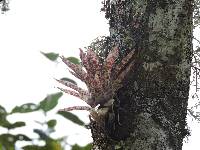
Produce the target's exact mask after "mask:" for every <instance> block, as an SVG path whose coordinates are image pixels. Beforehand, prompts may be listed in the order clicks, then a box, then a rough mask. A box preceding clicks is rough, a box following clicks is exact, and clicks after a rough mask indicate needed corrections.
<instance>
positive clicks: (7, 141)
mask: <svg viewBox="0 0 200 150" xmlns="http://www.w3.org/2000/svg"><path fill="white" fill-rule="evenodd" d="M41 53H42V54H43V55H44V56H45V57H47V58H48V59H49V60H51V61H56V60H57V58H58V57H59V54H55V53H43V52H41ZM67 59H68V60H70V61H71V62H72V63H76V64H77V63H80V62H79V60H78V59H77V58H75V57H68V58H67ZM52 80H53V79H52ZM62 80H67V81H69V82H72V83H74V84H76V82H75V81H74V80H71V79H69V78H62ZM62 95H63V93H62V92H57V93H52V94H49V95H47V96H46V97H45V98H44V99H43V100H41V101H40V102H39V103H38V104H35V103H26V104H22V105H21V106H15V107H14V108H13V109H12V110H11V111H10V112H8V111H7V110H6V109H5V108H4V106H1V105H0V127H1V128H4V129H5V130H6V131H7V132H6V133H2V134H0V150H18V149H24V150H64V149H66V146H68V147H71V149H72V150H90V149H91V144H87V145H85V146H79V145H77V144H74V145H70V144H69V143H67V136H64V137H59V138H52V136H51V134H52V133H55V132H56V129H55V127H56V125H57V123H58V121H57V120H56V119H49V120H48V119H47V118H48V114H49V113H48V112H50V111H51V110H53V109H54V108H55V107H56V106H57V104H58V102H59V99H60V98H61V97H62ZM33 112H38V113H40V115H43V116H44V118H46V119H44V121H43V122H41V121H38V120H37V118H33V120H34V121H35V122H36V123H38V124H39V125H40V126H41V127H40V128H34V126H33V127H31V128H33V129H32V130H33V131H32V132H34V133H36V134H38V138H37V139H32V138H31V137H28V136H27V135H26V130H24V132H23V133H19V134H13V132H12V131H13V130H15V129H17V128H23V127H25V126H27V125H26V120H19V121H16V122H14V123H12V122H10V121H9V119H8V118H9V117H10V116H12V115H15V114H17V113H18V115H19V114H25V113H26V114H27V115H30V114H31V113H33ZM57 115H61V116H62V117H63V118H65V119H67V120H70V121H72V122H73V123H75V124H77V125H79V126H81V127H82V128H85V123H84V122H83V121H82V120H80V119H79V118H78V117H77V116H76V115H74V114H72V113H70V112H61V111H57ZM30 117H31V116H30ZM65 126H66V125H65V124H63V127H65ZM66 132H67V131H66ZM24 141H26V143H28V144H27V145H25V146H23V147H20V148H19V147H16V143H17V142H24ZM33 141H34V142H33ZM35 141H37V142H35ZM40 141H43V143H44V144H39V145H38V144H37V145H36V144H34V143H39V142H40Z"/></svg>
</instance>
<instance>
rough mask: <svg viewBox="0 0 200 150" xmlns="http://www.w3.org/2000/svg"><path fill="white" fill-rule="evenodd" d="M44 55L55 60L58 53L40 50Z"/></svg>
mask: <svg viewBox="0 0 200 150" xmlns="http://www.w3.org/2000/svg"><path fill="white" fill-rule="evenodd" d="M41 53H42V54H43V55H44V56H46V57H47V58H48V59H49V60H51V61H55V60H57V58H58V57H59V54H57V53H52V52H51V53H44V52H41Z"/></svg>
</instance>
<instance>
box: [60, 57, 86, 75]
mask: <svg viewBox="0 0 200 150" xmlns="http://www.w3.org/2000/svg"><path fill="white" fill-rule="evenodd" d="M60 58H61V59H62V61H63V62H64V63H65V64H66V65H67V66H68V67H69V68H70V69H72V70H73V71H74V72H75V73H76V74H77V75H78V76H79V77H80V78H83V77H84V76H86V72H85V71H84V70H83V68H82V67H81V66H80V65H76V64H73V63H71V62H70V61H69V60H67V59H66V58H65V57H64V56H61V57H60Z"/></svg>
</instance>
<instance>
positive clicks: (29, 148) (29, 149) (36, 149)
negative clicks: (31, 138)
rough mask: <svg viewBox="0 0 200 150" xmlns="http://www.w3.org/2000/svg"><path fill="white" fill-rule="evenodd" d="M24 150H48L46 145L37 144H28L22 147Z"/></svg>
mask: <svg viewBox="0 0 200 150" xmlns="http://www.w3.org/2000/svg"><path fill="white" fill-rule="evenodd" d="M22 149H23V150H46V149H45V147H43V146H42V147H41V146H37V145H26V146H24V147H22Z"/></svg>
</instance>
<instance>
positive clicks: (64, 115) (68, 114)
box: [58, 111, 85, 126]
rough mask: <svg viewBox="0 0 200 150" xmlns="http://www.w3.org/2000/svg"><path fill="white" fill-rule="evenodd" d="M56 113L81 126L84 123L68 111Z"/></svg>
mask: <svg viewBox="0 0 200 150" xmlns="http://www.w3.org/2000/svg"><path fill="white" fill-rule="evenodd" d="M58 114H59V115H61V116H63V117H64V118H66V119H68V120H70V121H72V122H74V123H76V124H78V125H81V126H83V125H85V123H84V122H83V121H82V120H80V119H79V118H78V117H77V116H76V115H74V114H72V113H70V112H66V111H58Z"/></svg>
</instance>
